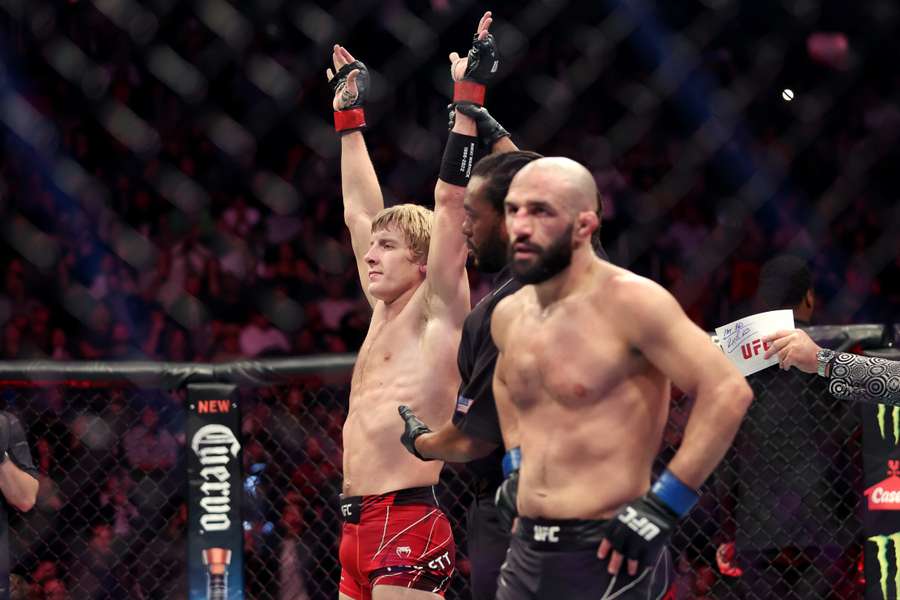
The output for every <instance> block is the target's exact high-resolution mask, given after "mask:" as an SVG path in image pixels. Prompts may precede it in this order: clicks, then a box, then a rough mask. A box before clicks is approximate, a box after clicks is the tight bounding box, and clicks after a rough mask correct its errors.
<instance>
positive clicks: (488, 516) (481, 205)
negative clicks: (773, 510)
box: [401, 151, 605, 600]
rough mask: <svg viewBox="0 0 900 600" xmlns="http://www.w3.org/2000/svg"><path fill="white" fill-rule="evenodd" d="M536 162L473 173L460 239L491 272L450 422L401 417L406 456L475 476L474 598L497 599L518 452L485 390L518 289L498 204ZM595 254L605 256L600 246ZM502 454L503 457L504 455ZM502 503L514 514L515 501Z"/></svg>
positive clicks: (467, 339) (524, 155)
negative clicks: (497, 327)
mask: <svg viewBox="0 0 900 600" xmlns="http://www.w3.org/2000/svg"><path fill="white" fill-rule="evenodd" d="M538 158H541V155H540V154H537V153H535V152H525V151H515V152H507V153H504V154H492V155H490V156H487V157H485V158H483V159H482V160H480V161H479V162H478V163H477V164H476V165H475V167H474V168H473V169H472V177H471V179H470V180H469V184H468V186H467V189H466V197H465V210H466V220H465V223H464V225H463V233H464V234H465V236H466V239H467V240H468V245H469V250H470V252H471V255H472V258H473V259H474V264H475V266H476V267H477V268H478V270H479V271H481V272H485V273H494V274H495V275H494V285H493V287H492V289H491V291H490V293H489V294H488V295H487V296H485V297H484V298H483V299H482V300H481V301H480V302H479V303H478V305H476V306H475V308H474V309H472V312H471V313H469V315H468V316H467V317H466V320H465V323H464V324H463V331H462V339H461V341H460V344H459V352H458V354H457V363H458V364H459V373H460V376H461V379H462V381H461V383H460V387H459V395H458V396H457V401H456V412H455V413H454V414H453V419H452V421H451V422H449V423H447V424H445V425H444V426H443V427H441V428H440V429H438V430H437V431H434V432H432V431H431V430H430V429H428V427H427V426H426V425H425V424H424V423H422V422H421V421H420V420H419V419H418V418H416V416H415V415H414V414H412V413H411V412H409V411H408V410H405V411H401V414H402V415H403V416H404V419H405V420H406V432H405V433H404V437H403V442H404V445H405V446H406V447H407V449H408V450H409V451H410V452H412V453H413V454H415V455H416V456H418V457H419V458H420V459H422V460H433V459H438V460H445V461H448V462H457V463H463V462H465V463H468V466H469V469H470V470H471V472H472V475H473V477H474V480H475V492H476V493H475V499H474V501H473V502H472V505H471V506H470V507H469V511H468V519H467V527H466V536H467V540H468V552H469V561H470V563H471V573H470V587H471V590H472V599H473V600H493V599H494V597H495V595H496V591H497V578H498V576H499V574H500V565H502V564H503V561H504V560H505V558H506V549H507V548H508V547H509V526H510V521H511V515H510V514H509V513H506V514H502V515H501V514H498V510H497V508H496V506H495V504H494V499H495V496H497V492H498V487H499V486H500V484H501V483H502V482H503V480H504V477H510V476H512V479H510V481H512V482H515V481H516V480H515V477H516V476H517V473H516V471H517V470H518V465H519V460H520V458H519V454H518V448H514V447H513V446H517V442H516V440H515V439H514V438H515V434H514V433H512V434H511V432H510V431H509V429H510V428H509V426H508V425H509V424H510V423H511V422H512V423H514V419H515V416H514V415H506V414H504V415H503V417H502V418H503V420H504V425H505V429H506V430H505V431H504V432H503V434H505V435H506V439H505V440H504V437H503V435H501V429H500V417H498V414H497V407H496V405H495V403H494V394H493V391H492V384H493V379H494V365H495V363H496V360H497V347H496V346H495V345H494V341H493V340H492V339H491V314H492V313H493V311H494V307H495V306H497V304H498V303H499V302H500V301H501V300H502V299H503V298H505V297H507V296H509V295H510V294H513V293H515V292H516V291H518V290H519V289H520V288H521V287H522V284H521V283H519V282H517V281H515V280H514V279H513V278H512V275H511V274H510V272H509V268H508V265H507V262H508V259H507V245H508V240H509V238H508V236H507V233H506V226H505V222H504V210H503V200H504V199H505V198H506V192H507V190H508V189H509V184H510V182H511V181H512V178H513V176H514V175H515V174H516V173H518V171H519V169H521V168H522V167H524V166H525V165H527V164H528V163H530V162H531V161H533V160H536V159H538ZM598 253H599V254H600V255H601V256H603V257H604V258H605V255H604V254H603V251H602V248H601V249H599V251H598ZM504 441H505V442H506V443H504ZM504 448H509V451H508V452H506V453H504ZM508 488H509V486H508V485H507V486H504V489H508ZM509 502H510V504H511V509H512V510H514V509H515V498H514V496H513V497H512V498H511V499H510V501H509ZM501 517H503V518H501Z"/></svg>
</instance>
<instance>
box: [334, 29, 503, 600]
mask: <svg viewBox="0 0 900 600" xmlns="http://www.w3.org/2000/svg"><path fill="white" fill-rule="evenodd" d="M490 24H491V17H490V13H485V15H484V16H483V17H482V19H481V22H480V23H479V26H478V33H477V34H476V39H475V42H474V43H473V49H472V51H470V52H469V55H468V57H467V58H464V59H459V58H458V57H455V59H451V61H452V64H453V65H454V67H458V71H459V72H460V73H465V77H469V76H472V77H473V78H475V81H465V79H463V81H462V82H459V83H465V84H466V85H465V86H463V87H464V88H465V89H464V91H466V92H469V93H472V90H473V89H475V92H478V89H477V86H478V85H481V83H479V79H480V76H479V74H478V73H479V69H478V64H479V63H480V64H481V71H482V72H483V71H485V70H487V71H489V70H490V69H491V68H492V65H493V61H492V60H491V56H490V55H491V54H492V52H493V51H494V49H493V41H492V39H490V38H489V35H488V28H489V27H490ZM473 58H474V59H475V60H473ZM333 60H334V67H335V72H334V73H331V71H330V70H329V73H328V75H329V80H330V81H331V82H332V85H333V87H334V91H335V97H334V102H333V106H334V109H335V111H336V112H335V126H336V128H337V129H338V130H339V131H340V132H341V133H342V137H341V183H342V187H343V196H344V217H345V221H346V223H347V227H348V229H349V230H350V236H351V241H352V245H353V251H354V254H355V255H356V259H357V263H358V269H359V276H360V280H361V282H362V284H363V289H364V291H365V294H366V297H367V298H368V299H369V301H370V303H371V304H372V321H371V324H370V326H369V331H368V334H367V335H366V339H365V341H364V342H363V344H362V347H361V348H360V350H359V354H358V358H357V362H356V368H355V370H354V372H353V378H352V380H351V389H350V407H349V413H348V415H347V420H346V421H345V423H344V429H343V442H344V445H343V449H344V453H343V476H344V481H343V488H342V492H343V495H342V498H341V514H342V517H343V519H344V527H343V531H342V535H341V547H340V560H341V584H340V598H341V599H342V600H370V599H374V600H399V599H404V600H405V599H425V598H436V597H438V596H443V594H444V592H445V591H446V589H447V586H448V584H449V580H450V576H451V574H452V573H453V570H454V565H455V546H454V542H453V536H452V533H451V531H450V524H449V522H448V520H447V517H446V516H445V515H444V513H443V512H442V511H441V509H440V508H439V507H438V503H437V497H436V494H435V491H434V488H433V486H434V484H436V483H437V481H438V476H439V474H440V470H441V467H442V463H440V462H429V463H425V462H421V461H419V460H417V459H416V458H415V457H413V456H410V455H409V454H408V453H407V452H406V451H405V450H404V449H403V446H402V445H401V444H400V441H399V438H400V434H401V432H402V430H403V427H402V424H401V423H398V421H397V416H396V415H397V406H398V405H400V404H403V405H409V406H411V407H414V408H415V410H416V411H418V412H420V413H422V414H427V415H429V417H428V418H430V419H434V420H435V421H443V420H446V419H448V418H449V417H450V414H451V412H452V409H453V407H452V405H451V404H449V403H447V402H444V401H443V399H445V398H447V397H448V396H450V395H452V394H453V391H454V390H455V389H456V386H457V385H458V383H459V374H458V373H457V371H456V365H455V363H454V360H453V357H454V356H455V354H456V348H457V346H458V344H459V339H460V334H461V328H462V323H463V319H464V318H465V316H466V314H467V313H468V311H469V288H468V280H467V278H466V272H465V263H466V256H467V251H466V245H465V239H464V237H463V235H462V231H461V229H462V223H463V219H464V211H463V195H464V192H465V185H466V183H467V181H468V173H469V172H470V169H471V163H472V162H474V157H473V149H474V147H475V146H476V142H477V138H476V137H475V135H474V134H475V133H476V127H475V123H474V121H472V120H471V119H470V118H469V117H466V116H465V115H457V117H456V123H455V125H454V128H453V131H452V132H451V134H450V137H449V139H448V142H447V150H446V152H445V154H444V159H443V163H442V165H441V173H440V178H439V180H438V182H437V185H436V186H435V210H434V213H432V212H431V211H429V210H427V209H425V208H423V207H420V206H416V205H411V204H402V205H398V206H392V207H390V208H387V209H385V208H384V203H383V200H382V195H381V189H380V186H379V184H378V180H377V177H376V176H375V171H374V168H373V166H372V162H371V160H370V158H369V155H368V152H367V150H366V146H365V141H364V140H363V136H362V133H361V131H360V128H361V127H363V126H364V125H365V115H364V112H363V109H362V104H363V103H364V101H365V91H366V86H367V84H368V78H367V73H366V70H365V65H363V64H362V63H360V62H359V61H356V60H355V59H354V57H353V56H352V55H351V54H350V53H349V52H348V51H347V50H346V48H343V47H341V46H335V49H334V54H333ZM481 61H483V62H481ZM470 67H471V68H470ZM473 71H474V73H473ZM482 87H483V85H482ZM481 93H483V89H482V90H481Z"/></svg>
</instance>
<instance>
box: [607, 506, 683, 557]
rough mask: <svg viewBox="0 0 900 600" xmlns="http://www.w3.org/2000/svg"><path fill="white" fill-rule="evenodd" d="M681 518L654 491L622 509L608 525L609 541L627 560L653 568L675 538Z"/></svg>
mask: <svg viewBox="0 0 900 600" xmlns="http://www.w3.org/2000/svg"><path fill="white" fill-rule="evenodd" d="M677 523H678V515H677V514H676V513H675V511H673V510H672V509H671V508H669V507H668V506H666V505H665V503H663V501H662V500H660V499H659V497H657V496H656V494H654V493H653V492H647V493H646V494H645V495H644V496H643V497H641V498H638V499H637V500H633V501H631V502H629V503H628V504H626V505H625V506H623V507H622V510H620V511H619V513H618V514H617V515H616V516H615V517H613V518H612V519H611V520H610V522H609V525H607V526H606V536H605V537H606V539H607V540H609V542H610V544H611V545H612V549H613V550H615V551H617V552H618V553H619V554H621V555H622V556H623V557H624V558H625V559H626V560H636V561H638V563H639V565H640V567H639V568H643V567H647V566H650V565H649V563H650V561H651V560H655V559H656V557H657V556H658V555H659V553H660V552H661V551H662V549H663V548H664V547H665V545H666V544H668V542H669V538H670V537H672V532H673V531H674V529H675V525H676V524H677Z"/></svg>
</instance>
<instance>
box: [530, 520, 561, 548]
mask: <svg viewBox="0 0 900 600" xmlns="http://www.w3.org/2000/svg"><path fill="white" fill-rule="evenodd" d="M557 533H559V527H557V526H556V525H553V526H549V525H535V526H534V541H536V542H552V543H554V544H555V543H556V542H558V541H559V536H558V535H556V534H557Z"/></svg>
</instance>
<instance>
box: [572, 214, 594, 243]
mask: <svg viewBox="0 0 900 600" xmlns="http://www.w3.org/2000/svg"><path fill="white" fill-rule="evenodd" d="M599 226H600V219H599V218H598V217H597V213H595V212H594V211H590V210H584V211H581V212H580V213H578V216H577V217H575V233H576V235H577V236H578V237H583V238H590V237H591V234H593V233H594V232H595V231H596V230H597V227H599Z"/></svg>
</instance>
